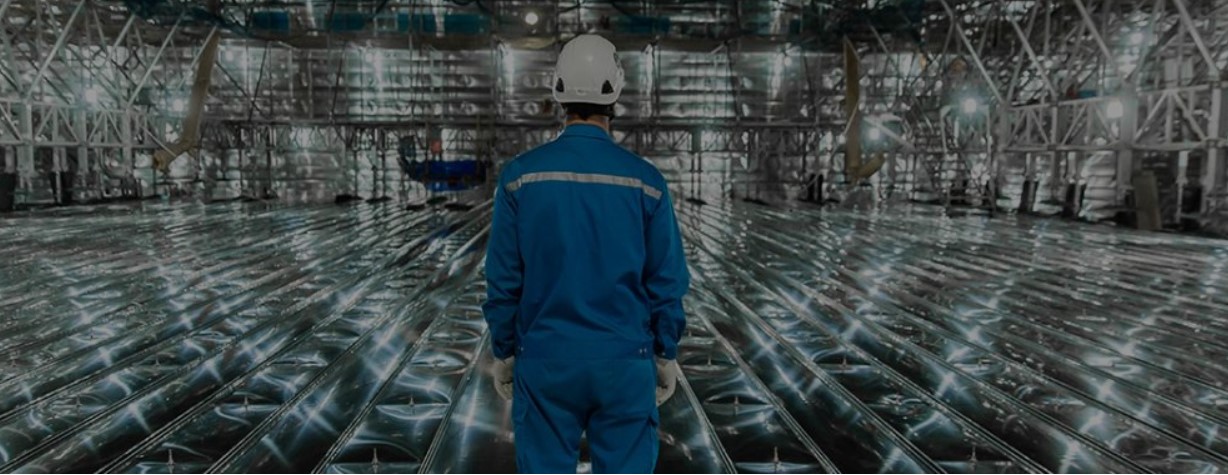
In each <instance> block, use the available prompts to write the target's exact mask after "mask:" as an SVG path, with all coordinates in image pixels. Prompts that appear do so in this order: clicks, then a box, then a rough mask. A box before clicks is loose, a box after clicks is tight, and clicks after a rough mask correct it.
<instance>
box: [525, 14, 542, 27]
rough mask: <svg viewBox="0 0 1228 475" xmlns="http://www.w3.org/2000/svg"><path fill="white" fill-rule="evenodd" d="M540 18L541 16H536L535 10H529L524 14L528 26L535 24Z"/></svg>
mask: <svg viewBox="0 0 1228 475" xmlns="http://www.w3.org/2000/svg"><path fill="white" fill-rule="evenodd" d="M540 20H541V18H538V17H537V12H529V13H526V14H525V15H524V22H525V23H527V24H528V25H529V26H536V25H537V22H538V21H540Z"/></svg>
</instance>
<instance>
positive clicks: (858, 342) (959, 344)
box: [0, 203, 1228, 472]
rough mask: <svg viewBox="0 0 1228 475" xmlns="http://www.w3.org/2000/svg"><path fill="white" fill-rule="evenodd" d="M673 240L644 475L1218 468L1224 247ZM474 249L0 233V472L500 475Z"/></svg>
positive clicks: (198, 223)
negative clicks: (669, 346) (679, 258)
mask: <svg viewBox="0 0 1228 475" xmlns="http://www.w3.org/2000/svg"><path fill="white" fill-rule="evenodd" d="M680 213H681V214H680V222H681V223H682V225H683V228H684V233H685V235H686V238H687V241H688V245H687V249H688V252H689V256H690V263H691V266H692V268H693V274H694V276H695V285H694V287H693V291H692V294H691V295H690V296H689V297H688V300H687V302H686V303H687V309H688V312H689V318H690V328H691V329H690V331H689V332H688V335H687V337H686V339H685V341H684V345H683V351H682V355H681V362H682V366H683V371H684V373H685V381H684V383H683V384H682V385H681V389H680V392H679V396H678V397H675V398H674V399H672V400H671V401H670V402H669V403H668V404H667V405H666V406H664V407H663V408H662V415H663V423H662V451H661V462H660V467H659V471H695V472H710V471H739V472H815V471H837V470H839V471H859V472H876V471H892V472H900V471H904V472H915V471H934V472H938V471H948V472H972V471H975V472H1027V471H1062V472H1066V471H1069V472H1088V471H1111V472H1116V471H1138V472H1146V471H1166V472H1222V471H1226V470H1228V439H1226V438H1224V437H1223V436H1222V435H1221V433H1220V426H1221V425H1222V424H1223V422H1224V421H1226V420H1228V392H1226V390H1225V389H1224V386H1223V385H1224V383H1225V382H1228V369H1225V368H1226V367H1228V365H1226V364H1225V362H1228V343H1225V342H1228V339H1226V338H1225V336H1226V335H1228V293H1225V287H1226V286H1228V282H1226V281H1225V280H1224V279H1223V278H1222V276H1223V275H1224V265H1225V263H1226V262H1228V246H1226V245H1225V243H1224V242H1223V241H1214V240H1205V239H1197V238H1188V237H1175V236H1169V235H1162V234H1139V233H1133V232H1123V231H1118V230H1114V229H1112V228H1108V227H1102V226H1087V225H1079V224H1071V223H1065V222H1059V221H1052V220H1038V219H1029V218H1000V219H995V220H985V219H983V218H977V217H954V218H948V217H945V216H942V215H940V214H937V211H936V210H934V209H932V208H913V209H909V210H903V211H895V212H891V213H884V214H873V215H864V214H851V213H844V212H834V211H822V212H820V211H817V210H792V211H790V210H779V209H768V208H764V207H760V206H757V205H753V204H743V203H725V204H721V205H719V206H711V205H710V206H705V207H694V206H692V205H685V206H683V209H681V211H680ZM488 223H489V206H488V204H484V205H479V206H477V207H474V208H473V209H472V210H468V211H465V210H447V209H443V208H436V209H426V210H419V211H405V210H401V209H398V208H396V207H393V206H392V205H388V204H382V205H380V204H376V205H368V204H359V205H355V206H352V207H335V206H324V207H294V208H276V207H273V208H270V207H267V206H266V205H260V204H246V205H244V204H226V205H211V206H169V207H163V206H147V207H145V208H144V210H143V211H139V212H136V211H135V210H134V209H132V208H126V207H116V208H110V209H97V208H95V209H91V210H88V211H87V212H80V213H74V212H71V211H68V212H65V211H60V212H49V213H43V214H41V215H39V216H37V217H23V218H5V219H2V220H0V262H3V265H0V355H2V356H0V471H4V472H9V471H57V472H65V471H72V472H83V471H98V470H104V471H142V472H170V471H174V472H202V471H207V470H212V471H253V472H259V471H286V470H294V471H312V470H315V471H327V472H378V471H384V472H412V471H419V470H422V471H431V472H445V471H447V472H474V471H495V472H504V471H510V470H513V468H514V467H513V457H512V440H511V439H510V433H509V420H508V411H509V409H510V407H509V405H508V404H505V403H504V402H503V401H502V400H500V399H498V398H497V397H496V396H495V395H494V393H493V391H492V389H491V385H490V381H489V377H490V375H489V373H488V369H489V366H488V363H489V352H488V350H487V348H486V340H485V338H484V331H485V327H484V324H483V322H482V319H481V311H480V307H479V305H480V303H481V301H482V299H483V295H484V288H483V284H482V279H481V268H480V267H481V257H482V249H483V248H484V245H485V243H484V236H485V234H484V231H485V228H486V226H487V224H488ZM475 355H476V357H475ZM586 468H587V466H586V465H585V464H583V463H582V464H581V469H586Z"/></svg>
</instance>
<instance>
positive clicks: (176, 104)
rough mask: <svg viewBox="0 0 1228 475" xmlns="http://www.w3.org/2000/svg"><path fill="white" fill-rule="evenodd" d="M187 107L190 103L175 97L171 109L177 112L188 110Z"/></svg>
mask: <svg viewBox="0 0 1228 475" xmlns="http://www.w3.org/2000/svg"><path fill="white" fill-rule="evenodd" d="M187 108H188V103H187V102H186V101H184V100H183V99H175V100H174V101H171V110H173V111H175V112H183V111H185V110H187Z"/></svg>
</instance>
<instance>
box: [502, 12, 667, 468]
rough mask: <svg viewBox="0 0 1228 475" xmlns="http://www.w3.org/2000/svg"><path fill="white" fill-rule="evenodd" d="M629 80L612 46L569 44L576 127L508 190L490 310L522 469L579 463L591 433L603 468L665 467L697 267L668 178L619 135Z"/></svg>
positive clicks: (534, 155) (568, 99) (534, 158)
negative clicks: (667, 416) (619, 105)
mask: <svg viewBox="0 0 1228 475" xmlns="http://www.w3.org/2000/svg"><path fill="white" fill-rule="evenodd" d="M623 85H624V80H623V70H622V66H621V65H619V63H618V58H617V56H616V52H615V49H614V45H613V44H611V43H610V42H609V41H606V40H605V39H604V38H601V37H600V36H595V35H583V36H579V37H576V38H575V39H573V40H572V41H570V42H569V43H567V45H566V46H564V47H563V51H562V52H561V53H560V54H559V59H558V63H557V65H556V68H555V79H554V83H553V84H552V86H553V90H554V98H555V100H557V101H558V102H559V103H561V104H562V105H563V108H564V109H565V110H566V111H567V123H566V128H565V129H564V131H563V133H562V135H560V136H559V138H558V139H556V140H554V141H553V142H550V143H548V144H545V145H543V146H541V147H538V148H536V149H534V150H532V151H529V152H527V153H525V154H523V155H521V156H520V157H518V158H516V159H515V160H513V161H511V162H509V163H507V164H506V165H505V166H504V168H503V172H502V174H501V176H500V178H499V186H498V189H497V190H496V192H495V205H494V206H495V209H494V221H493V223H492V224H491V232H490V244H489V247H488V248H487V252H486V280H487V301H486V304H485V305H484V306H483V310H484V313H485V317H486V321H487V323H488V325H489V327H490V336H491V343H492V350H493V353H494V357H495V358H496V359H497V361H496V362H495V385H496V390H497V391H498V392H499V394H500V395H501V396H502V397H504V398H505V399H508V398H510V399H512V424H513V426H514V429H515V437H516V464H517V468H518V469H519V470H520V471H521V472H526V473H541V472H545V473H564V472H574V471H575V469H576V463H577V461H578V458H579V448H580V437H581V433H587V436H588V442H589V448H590V449H591V452H592V458H593V471H594V472H597V473H625V472H635V473H648V472H652V470H653V468H654V467H655V465H656V459H657V444H658V443H657V424H658V421H659V417H658V414H657V405H659V404H660V403H662V402H664V401H665V400H666V399H668V398H669V397H670V396H671V395H672V394H673V392H674V388H675V384H676V382H677V379H678V376H679V369H678V365H677V363H676V362H675V361H674V359H675V358H676V357H677V354H678V340H679V338H680V337H681V334H682V330H683V328H684V327H685V316H684V314H683V310H682V297H683V295H684V294H686V291H687V286H688V285H689V281H690V275H689V274H688V273H687V269H686V261H685V257H684V256H683V250H682V239H681V237H680V235H679V233H678V225H677V223H676V222H675V220H674V209H673V205H672V203H671V201H670V197H669V189H668V188H667V187H666V182H665V179H664V178H663V177H662V176H661V173H660V172H659V171H658V170H657V169H656V167H654V166H653V165H652V164H651V163H649V162H647V161H645V160H644V159H642V158H640V157H637V156H635V155H634V154H632V153H631V152H629V151H627V150H625V149H623V148H621V147H619V146H618V145H617V144H615V143H614V141H613V140H612V139H611V138H610V135H609V124H610V118H611V117H612V116H613V115H614V103H615V102H616V101H617V100H618V97H619V94H620V93H621V92H622V89H623ZM654 389H655V390H654ZM513 394H514V397H513Z"/></svg>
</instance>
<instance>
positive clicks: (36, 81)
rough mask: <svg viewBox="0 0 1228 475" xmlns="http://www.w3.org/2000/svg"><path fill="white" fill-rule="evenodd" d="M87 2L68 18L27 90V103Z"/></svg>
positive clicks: (79, 3) (0, 16)
mask: <svg viewBox="0 0 1228 475" xmlns="http://www.w3.org/2000/svg"><path fill="white" fill-rule="evenodd" d="M87 1H88V0H80V1H79V2H77V8H75V9H73V12H72V16H70V17H69V18H68V22H67V23H65V24H64V25H63V26H62V28H63V29H64V31H61V32H60V36H59V38H57V39H56V40H55V46H52V47H51V51H50V52H48V53H47V57H46V58H44V59H43V63H42V64H40V65H39V66H38V72H37V73H35V74H34V79H32V80H31V81H30V87H29V88H28V89H27V90H26V94H25V99H26V100H27V101H28V100H31V99H32V98H33V97H34V89H35V88H37V87H38V84H39V82H41V81H42V80H43V74H46V73H47V68H48V67H49V66H51V61H53V60H54V59H55V57H56V56H58V55H59V53H60V49H62V48H63V47H64V42H65V41H67V40H68V35H69V34H71V33H72V32H73V24H75V23H76V22H77V16H79V15H81V12H82V11H83V10H84V9H85V4H86V2H87ZM0 18H3V14H2V12H0Z"/></svg>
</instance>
